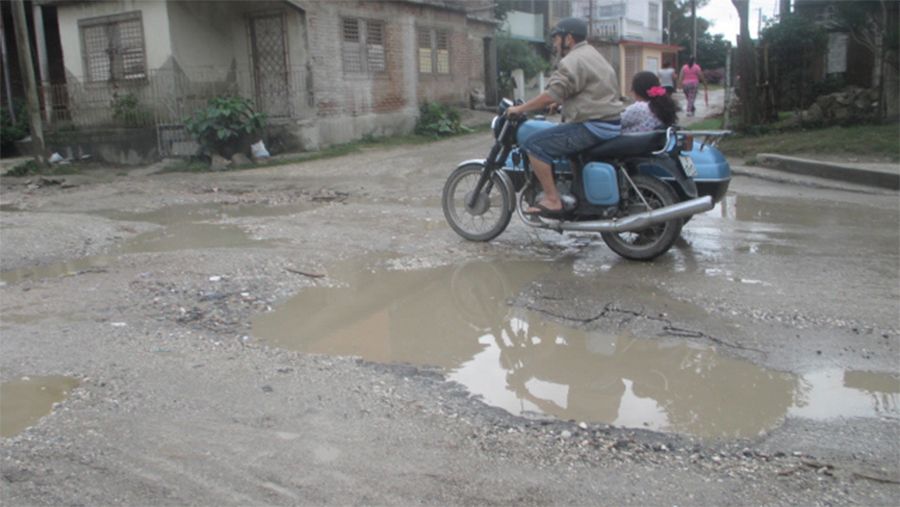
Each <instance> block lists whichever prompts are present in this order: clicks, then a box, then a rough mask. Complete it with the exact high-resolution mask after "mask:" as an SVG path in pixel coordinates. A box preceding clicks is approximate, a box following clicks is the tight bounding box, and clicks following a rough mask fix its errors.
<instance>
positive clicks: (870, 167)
mask: <svg viewBox="0 0 900 507" xmlns="http://www.w3.org/2000/svg"><path fill="white" fill-rule="evenodd" d="M756 160H757V161H758V162H759V164H760V165H761V166H762V167H765V168H767V169H774V170H778V171H784V172H788V173H793V174H800V175H804V176H813V177H816V178H824V179H829V180H837V181H844V182H848V183H852V184H855V185H866V186H871V187H879V188H886V189H890V190H900V164H898V163H854V162H831V161H823V160H814V159H810V158H799V157H789V156H786V155H778V154H774V153H760V154H759V155H757V156H756Z"/></svg>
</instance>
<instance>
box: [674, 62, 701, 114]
mask: <svg viewBox="0 0 900 507" xmlns="http://www.w3.org/2000/svg"><path fill="white" fill-rule="evenodd" d="M700 83H703V87H704V89H705V88H706V78H704V77H703V69H701V68H700V66H699V65H697V64H696V63H695V62H694V57H693V56H692V57H691V59H690V60H688V63H686V64H684V66H682V67H681V72H680V73H679V75H678V86H679V88H681V89H682V91H684V98H685V99H686V100H687V115H688V116H694V113H695V112H696V108H695V107H694V100H696V99H697V88H698V87H699V86H700Z"/></svg>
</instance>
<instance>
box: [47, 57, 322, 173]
mask: <svg viewBox="0 0 900 507" xmlns="http://www.w3.org/2000/svg"><path fill="white" fill-rule="evenodd" d="M222 95H232V96H241V97H244V98H247V99H249V100H251V101H252V102H253V104H255V105H256V108H257V110H258V111H260V112H263V113H265V114H266V116H267V118H268V119H269V120H277V119H279V118H294V117H297V116H298V114H299V113H300V111H301V110H302V109H304V108H305V107H306V105H307V104H308V103H309V100H310V97H309V92H308V91H307V86H306V71H305V70H303V69H300V68H292V69H288V70H286V71H282V72H277V73H267V74H266V76H264V77H262V76H257V75H255V73H253V72H240V71H236V70H234V69H233V68H231V69H227V68H225V69H223V68H214V67H195V68H189V69H184V68H166V69H157V70H154V71H151V72H149V73H147V76H146V78H142V79H140V80H128V81H103V82H84V81H82V80H79V79H73V78H70V82H69V83H66V84H54V85H46V86H44V87H43V89H42V97H43V102H44V108H45V114H46V117H47V120H48V126H49V128H50V130H64V129H79V128H140V127H143V128H155V129H156V130H157V136H158V139H159V143H160V153H161V154H162V155H163V156H166V155H185V154H191V153H193V151H195V150H196V145H193V146H191V140H190V136H188V135H187V132H186V130H185V127H184V122H185V119H186V118H188V117H190V116H192V115H193V114H194V113H195V112H196V111H197V110H199V109H201V108H204V107H206V105H207V103H208V101H209V99H211V98H214V97H218V96H222ZM188 152H190V153H188Z"/></svg>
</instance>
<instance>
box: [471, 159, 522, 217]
mask: <svg viewBox="0 0 900 507" xmlns="http://www.w3.org/2000/svg"><path fill="white" fill-rule="evenodd" d="M466 165H479V166H481V167H484V166H485V159H483V158H473V159H469V160H464V161H462V162H460V163H459V164H457V166H456V168H457V169H459V168H460V167H462V166H466ZM495 173H496V174H497V177H499V178H500V180H501V181H503V184H504V185H506V188H508V189H509V190H510V192H511V193H512V194H513V195H515V194H516V186H515V185H513V182H512V179H511V178H510V177H509V175H508V174H506V171H503V170H499V171H495ZM515 201H516V200H515V199H511V200H510V203H509V206H510V210H511V211H515V209H516V202H515Z"/></svg>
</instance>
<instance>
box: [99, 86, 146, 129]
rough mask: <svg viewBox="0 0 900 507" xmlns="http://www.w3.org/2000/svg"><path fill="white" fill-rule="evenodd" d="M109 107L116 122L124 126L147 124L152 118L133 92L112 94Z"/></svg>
mask: <svg viewBox="0 0 900 507" xmlns="http://www.w3.org/2000/svg"><path fill="white" fill-rule="evenodd" d="M109 107H110V108H111V109H112V117H113V119H114V120H115V121H116V123H118V124H119V125H123V126H126V127H136V126H139V125H148V124H150V123H151V120H152V119H153V115H152V114H151V113H150V111H147V110H146V109H144V107H143V106H141V105H140V102H139V100H138V98H137V96H136V95H135V94H133V93H126V94H124V95H115V96H113V99H112V101H111V102H110V104H109Z"/></svg>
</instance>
